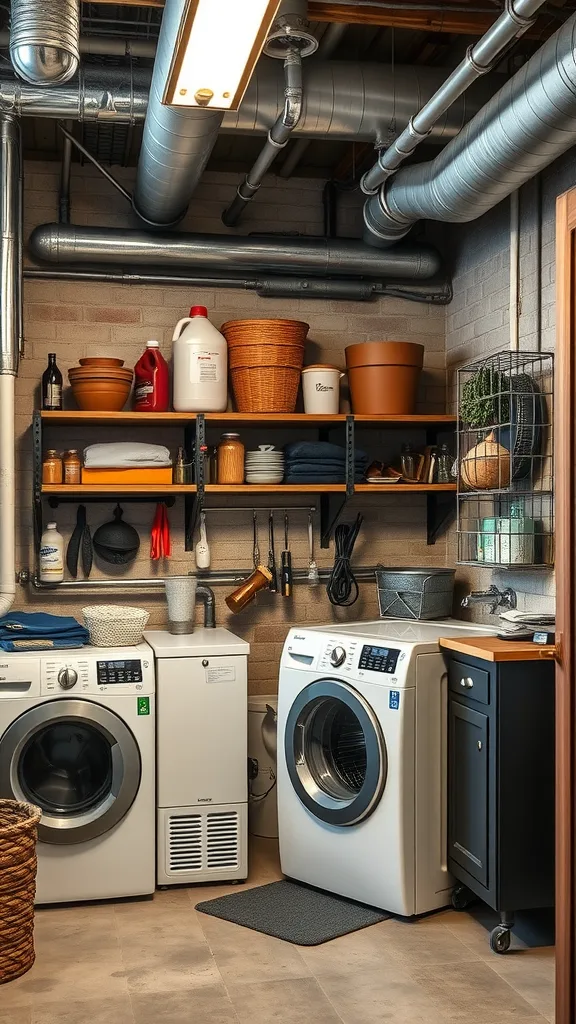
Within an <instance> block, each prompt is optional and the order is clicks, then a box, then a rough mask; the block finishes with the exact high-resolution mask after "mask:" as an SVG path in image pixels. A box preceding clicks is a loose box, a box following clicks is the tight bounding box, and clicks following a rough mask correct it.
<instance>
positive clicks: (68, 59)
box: [10, 0, 80, 86]
mask: <svg viewBox="0 0 576 1024" xmlns="http://www.w3.org/2000/svg"><path fill="white" fill-rule="evenodd" d="M79 43H80V4H79V0H12V3H11V6H10V59H11V61H12V64H13V66H14V68H15V70H16V72H17V74H19V75H20V77H21V78H23V79H24V81H25V82H30V83H31V84H32V85H44V86H46V85H55V84H57V83H58V82H68V81H69V79H70V78H72V77H73V75H75V74H76V72H77V70H78V64H79V62H80V50H79Z"/></svg>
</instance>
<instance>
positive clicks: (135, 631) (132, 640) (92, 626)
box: [82, 604, 150, 647]
mask: <svg viewBox="0 0 576 1024" xmlns="http://www.w3.org/2000/svg"><path fill="white" fill-rule="evenodd" d="M82 614H83V616H84V622H85V623H86V628H87V629H88V632H89V634H90V643H91V644H94V646H95V647H132V646H133V645H134V644H139V643H140V641H141V639H142V635H143V633H144V630H145V628H146V623H147V622H148V619H149V618H150V612H147V611H144V609H143V608H131V607H129V606H128V605H118V604H92V605H89V606H88V607H87V608H83V609H82Z"/></svg>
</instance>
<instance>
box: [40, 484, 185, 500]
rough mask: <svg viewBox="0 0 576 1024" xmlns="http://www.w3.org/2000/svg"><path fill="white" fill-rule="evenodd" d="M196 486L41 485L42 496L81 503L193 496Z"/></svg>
mask: <svg viewBox="0 0 576 1024" xmlns="http://www.w3.org/2000/svg"><path fill="white" fill-rule="evenodd" d="M195 493H196V484H158V485H155V484H77V485H75V484H42V494H58V495H67V496H68V497H77V498H78V500H79V501H82V495H83V494H86V495H95V494H102V495H110V494H113V495H116V494H117V495H119V496H120V495H129V494H143V495H146V494H195Z"/></svg>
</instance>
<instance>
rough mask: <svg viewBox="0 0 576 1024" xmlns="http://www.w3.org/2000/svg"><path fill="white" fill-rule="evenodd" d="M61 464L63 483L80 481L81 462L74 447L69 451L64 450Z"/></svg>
mask: <svg viewBox="0 0 576 1024" xmlns="http://www.w3.org/2000/svg"><path fill="white" fill-rule="evenodd" d="M62 465H63V469H64V483H65V484H80V483H82V462H81V459H80V456H79V455H78V450H77V449H76V448H70V450H69V451H67V452H64V458H63V459H62Z"/></svg>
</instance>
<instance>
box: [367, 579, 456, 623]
mask: <svg viewBox="0 0 576 1024" xmlns="http://www.w3.org/2000/svg"><path fill="white" fill-rule="evenodd" d="M455 572H456V570H455V569H429V568H427V567H426V568H415V569H403V568H386V569H385V568H384V567H382V568H379V569H377V570H376V582H377V584H378V603H379V605H380V615H381V616H382V618H393V619H444V618H449V617H450V615H451V614H452V602H453V599H454V575H455Z"/></svg>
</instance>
